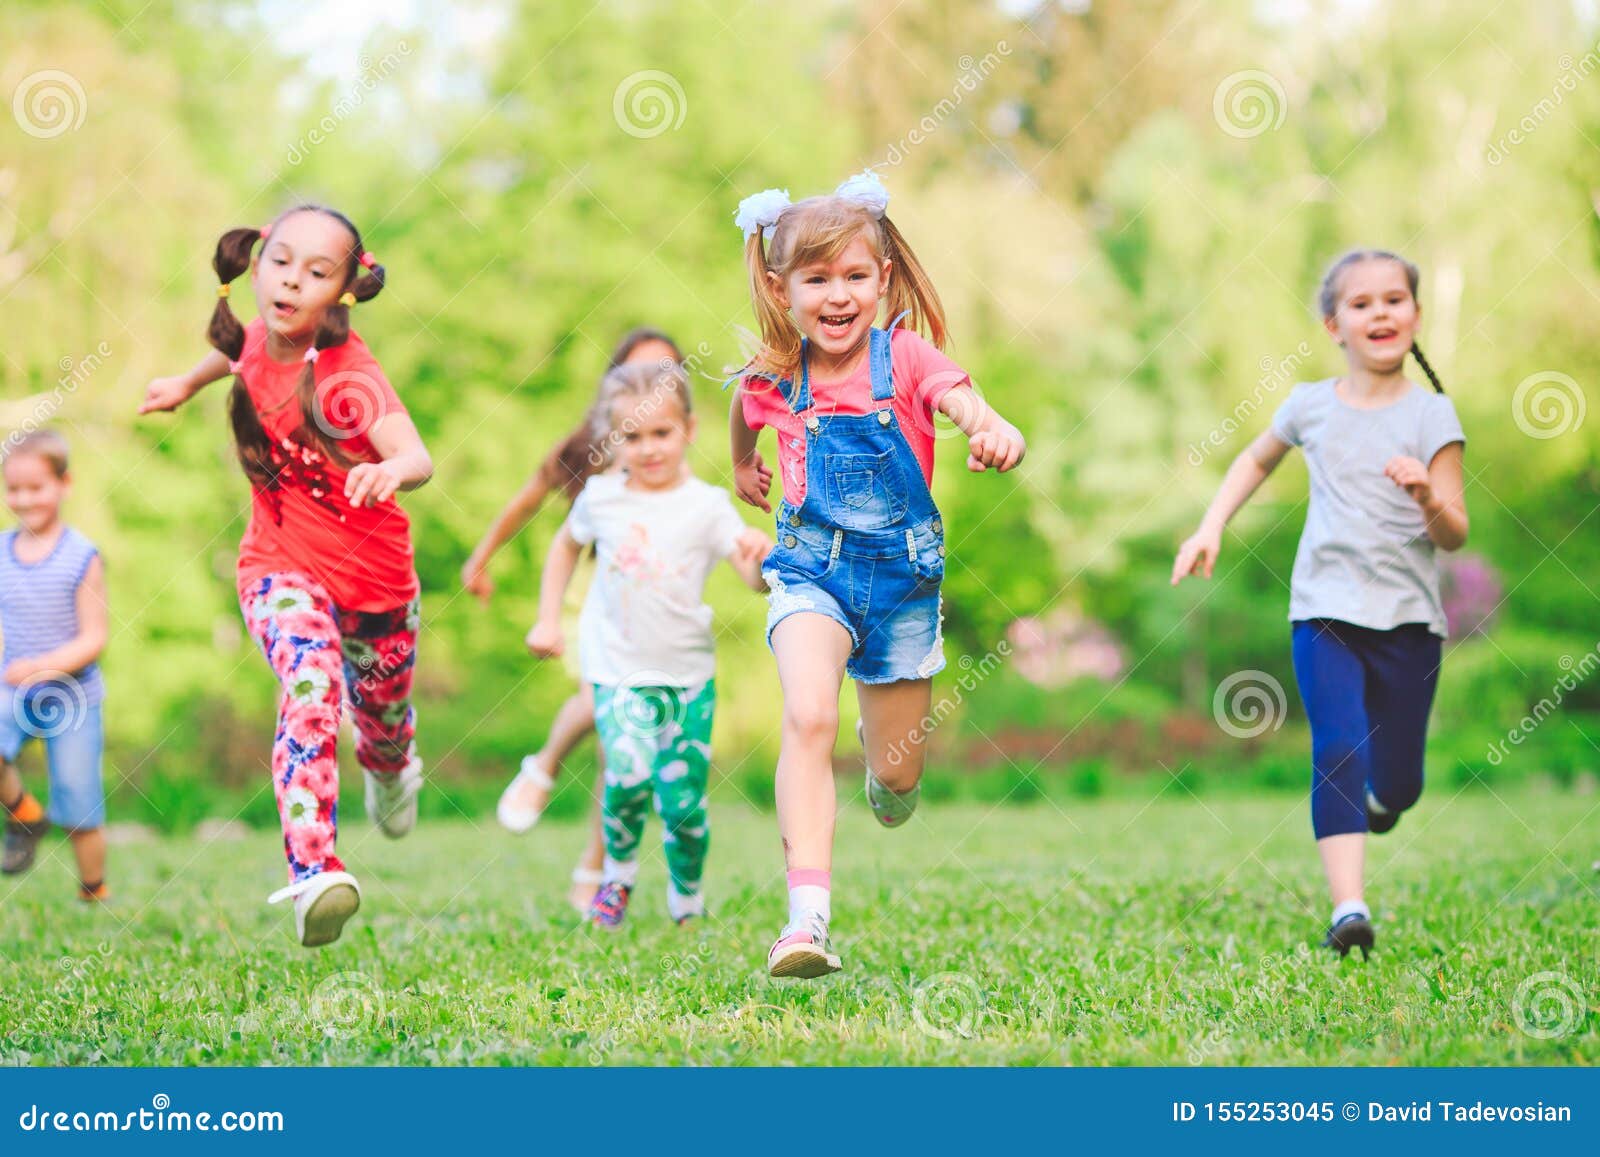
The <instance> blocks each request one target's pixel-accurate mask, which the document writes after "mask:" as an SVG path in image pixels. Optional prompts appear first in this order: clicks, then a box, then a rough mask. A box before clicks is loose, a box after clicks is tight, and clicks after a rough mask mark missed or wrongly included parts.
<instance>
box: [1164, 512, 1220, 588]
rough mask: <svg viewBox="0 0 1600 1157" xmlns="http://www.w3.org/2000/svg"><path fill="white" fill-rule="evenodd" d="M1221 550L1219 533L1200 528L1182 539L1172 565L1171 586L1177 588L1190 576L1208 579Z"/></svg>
mask: <svg viewBox="0 0 1600 1157" xmlns="http://www.w3.org/2000/svg"><path fill="white" fill-rule="evenodd" d="M1221 550H1222V533H1221V531H1215V530H1211V529H1209V528H1207V527H1204V526H1202V527H1201V528H1200V529H1199V530H1197V531H1195V532H1194V533H1193V534H1191V535H1190V536H1189V537H1188V538H1186V539H1184V541H1183V545H1182V546H1180V547H1179V548H1178V557H1177V558H1176V559H1175V560H1174V561H1173V564H1172V585H1173V586H1177V585H1178V584H1179V583H1180V582H1182V581H1183V580H1184V579H1186V578H1188V577H1189V576H1190V575H1198V576H1201V577H1204V578H1210V577H1211V572H1212V571H1213V570H1214V569H1215V568H1216V565H1217V554H1218V552H1220V551H1221Z"/></svg>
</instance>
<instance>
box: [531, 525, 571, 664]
mask: <svg viewBox="0 0 1600 1157" xmlns="http://www.w3.org/2000/svg"><path fill="white" fill-rule="evenodd" d="M582 551H583V547H582V546H580V545H579V544H578V540H577V539H575V538H573V537H572V534H571V532H570V531H568V530H567V524H566V523H562V524H561V529H560V530H558V531H556V537H555V541H553V542H552V543H551V544H550V553H549V555H547V556H546V558H545V563H544V573H543V574H542V575H541V577H540V579H539V619H538V621H537V622H535V623H534V624H533V629H532V630H530V631H529V632H528V637H527V639H526V640H524V641H525V642H526V643H527V645H528V650H530V651H532V652H533V653H534V654H535V655H538V656H539V657H540V658H543V659H551V658H554V657H556V656H557V655H560V654H561V652H562V651H563V650H564V649H565V648H566V640H565V638H564V637H563V632H562V630H561V600H562V599H564V598H566V595H567V584H569V583H570V582H572V572H573V571H574V570H576V569H577V566H578V555H579V554H580V553H581V552H582Z"/></svg>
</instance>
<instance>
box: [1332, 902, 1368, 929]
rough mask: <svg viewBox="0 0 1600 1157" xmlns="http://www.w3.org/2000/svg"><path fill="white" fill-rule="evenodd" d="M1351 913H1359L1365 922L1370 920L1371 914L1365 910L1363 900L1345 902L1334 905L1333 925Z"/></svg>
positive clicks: (1365, 906)
mask: <svg viewBox="0 0 1600 1157" xmlns="http://www.w3.org/2000/svg"><path fill="white" fill-rule="evenodd" d="M1352 913H1359V914H1360V915H1361V916H1362V917H1363V918H1365V919H1367V920H1370V919H1372V913H1371V912H1370V911H1368V910H1367V903H1366V901H1365V900H1346V901H1345V902H1344V903H1342V904H1335V905H1334V908H1333V923H1335V924H1337V923H1338V922H1339V921H1341V920H1343V919H1344V918H1345V917H1346V916H1349V915H1351V914H1352Z"/></svg>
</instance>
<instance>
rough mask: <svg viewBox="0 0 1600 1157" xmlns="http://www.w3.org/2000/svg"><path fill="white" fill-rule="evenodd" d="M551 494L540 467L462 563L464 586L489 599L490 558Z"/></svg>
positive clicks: (502, 509) (482, 598) (483, 598)
mask: <svg viewBox="0 0 1600 1157" xmlns="http://www.w3.org/2000/svg"><path fill="white" fill-rule="evenodd" d="M549 493H550V484H549V483H548V482H546V481H545V477H544V471H543V469H540V470H538V471H536V472H535V473H534V475H533V477H532V478H530V479H528V481H527V482H525V483H523V486H522V489H521V490H519V491H517V492H516V493H515V494H513V495H512V496H511V500H510V501H509V502H507V503H506V504H505V506H504V507H502V508H501V510H500V513H499V514H497V515H495V519H494V521H493V522H491V523H490V524H489V529H488V530H486V531H484V532H483V537H482V538H481V539H479V540H478V545H477V546H475V547H473V548H472V553H471V554H470V555H468V556H467V561H466V562H465V563H463V564H462V565H461V585H462V586H464V587H466V588H467V590H468V591H470V592H472V593H473V594H475V595H477V596H478V598H479V600H480V601H482V602H485V603H486V602H488V601H489V596H490V595H491V594H493V593H494V583H493V582H492V581H491V580H490V578H489V574H488V570H489V561H490V560H491V559H492V558H494V556H495V552H496V551H498V550H499V549H500V548H501V547H502V546H504V545H505V544H506V543H508V542H510V541H511V540H512V539H513V538H515V537H516V536H517V532H518V531H520V530H521V529H522V528H523V527H524V526H527V525H528V522H529V521H530V520H531V519H532V518H533V516H534V515H535V514H538V513H539V508H540V507H541V506H543V505H544V500H545V498H546V497H547V496H548V495H549Z"/></svg>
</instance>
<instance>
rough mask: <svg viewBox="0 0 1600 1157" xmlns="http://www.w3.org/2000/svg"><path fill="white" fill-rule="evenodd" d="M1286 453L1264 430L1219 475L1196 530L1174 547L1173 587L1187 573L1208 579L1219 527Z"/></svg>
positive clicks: (1219, 544) (1219, 542)
mask: <svg viewBox="0 0 1600 1157" xmlns="http://www.w3.org/2000/svg"><path fill="white" fill-rule="evenodd" d="M1288 452H1289V443H1287V442H1285V441H1283V440H1282V439H1280V438H1278V437H1277V436H1276V435H1275V434H1273V433H1272V432H1271V431H1270V430H1267V431H1263V432H1262V433H1261V434H1259V435H1257V436H1256V440H1255V441H1254V442H1251V443H1250V445H1248V446H1246V447H1245V449H1244V450H1243V451H1242V452H1241V453H1240V454H1239V456H1238V457H1237V458H1235V459H1234V460H1233V464H1232V465H1231V466H1229V467H1228V472H1227V474H1225V475H1223V478H1222V485H1221V486H1219V487H1217V496H1216V497H1215V498H1213V499H1212V500H1211V505H1210V506H1208V507H1206V512H1205V516H1204V517H1202V518H1201V519H1200V529H1199V530H1197V531H1195V532H1194V533H1193V534H1191V535H1190V536H1189V537H1188V538H1187V539H1185V540H1184V542H1183V545H1182V546H1180V547H1179V548H1178V557H1177V558H1176V559H1174V560H1173V563H1172V585H1173V586H1177V585H1178V584H1179V583H1180V582H1182V581H1183V580H1184V579H1185V578H1186V577H1188V576H1189V575H1191V574H1192V575H1202V576H1204V577H1205V578H1210V577H1211V572H1212V571H1213V570H1215V569H1216V565H1217V553H1218V551H1220V550H1221V548H1222V529H1223V527H1225V526H1227V525H1228V520H1229V519H1231V518H1232V517H1233V516H1234V514H1235V513H1236V512H1237V511H1238V509H1239V508H1240V507H1241V506H1243V505H1244V504H1245V502H1246V501H1248V500H1249V498H1250V496H1251V495H1252V494H1254V493H1255V492H1256V488H1257V487H1259V486H1260V485H1261V484H1262V483H1263V482H1265V481H1266V479H1267V475H1268V474H1271V473H1272V472H1273V470H1275V469H1277V466H1278V463H1279V462H1282V461H1283V456H1284V455H1285V454H1287V453H1288Z"/></svg>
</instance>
